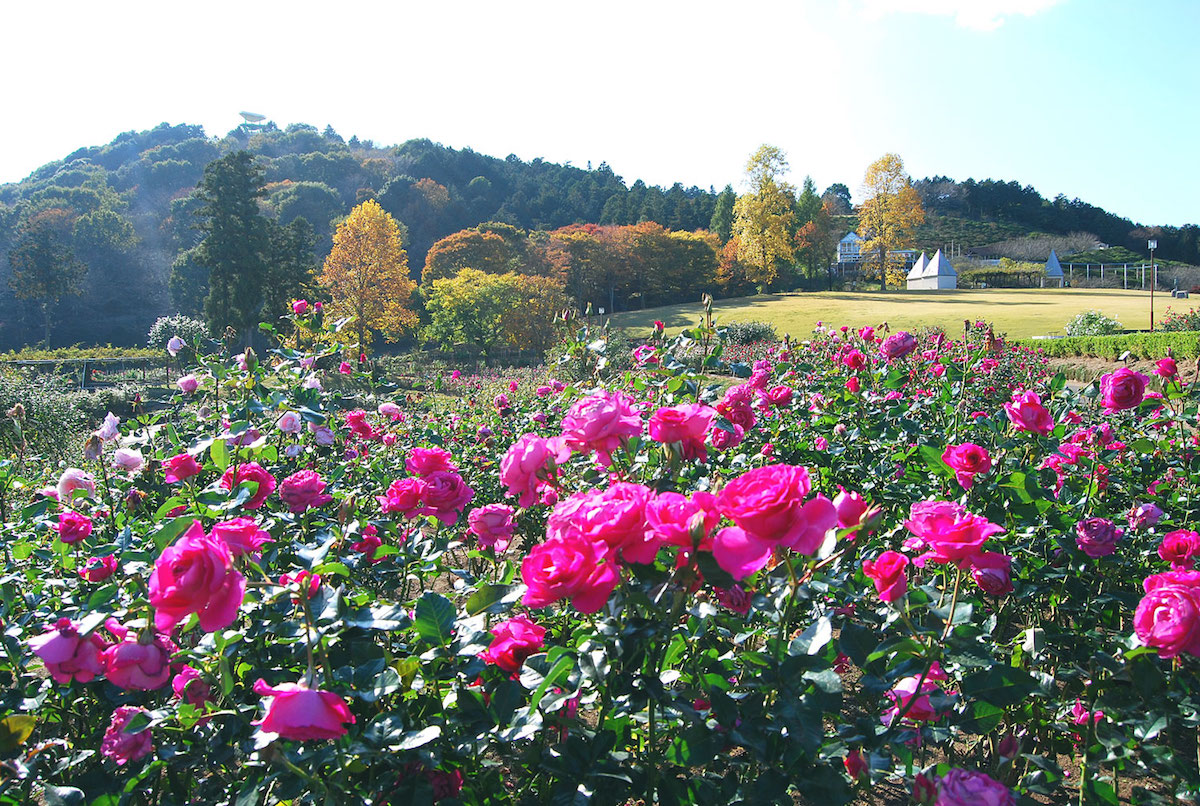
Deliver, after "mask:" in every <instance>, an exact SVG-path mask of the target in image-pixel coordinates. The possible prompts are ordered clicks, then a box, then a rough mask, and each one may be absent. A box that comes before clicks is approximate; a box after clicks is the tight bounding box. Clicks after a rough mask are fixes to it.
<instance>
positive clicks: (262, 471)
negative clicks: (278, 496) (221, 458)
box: [221, 462, 275, 509]
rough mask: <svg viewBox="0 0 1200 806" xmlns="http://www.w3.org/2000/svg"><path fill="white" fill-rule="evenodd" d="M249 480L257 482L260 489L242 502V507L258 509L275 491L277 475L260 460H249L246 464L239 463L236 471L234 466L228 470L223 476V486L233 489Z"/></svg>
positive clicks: (223, 487) (226, 488)
mask: <svg viewBox="0 0 1200 806" xmlns="http://www.w3.org/2000/svg"><path fill="white" fill-rule="evenodd" d="M235 476H236V478H235ZM247 481H252V482H254V483H256V484H257V485H258V490H256V491H255V493H254V495H253V496H251V497H250V500H249V501H247V502H246V503H244V504H242V509H258V508H259V507H261V506H262V505H263V502H264V501H266V500H267V496H269V495H270V494H271V493H273V492H275V477H274V476H272V475H271V474H270V473H268V472H267V470H266V468H264V467H263V466H262V465H260V464H259V463H258V462H247V463H246V464H244V465H238V466H237V470H236V471H235V470H234V468H232V467H231V468H229V469H228V470H226V471H225V475H223V476H221V487H222V489H225V490H230V491H232V490H233V489H234V488H235V487H237V486H238V485H239V484H241V483H243V482H247Z"/></svg>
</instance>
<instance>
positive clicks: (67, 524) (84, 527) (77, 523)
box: [52, 510, 92, 545]
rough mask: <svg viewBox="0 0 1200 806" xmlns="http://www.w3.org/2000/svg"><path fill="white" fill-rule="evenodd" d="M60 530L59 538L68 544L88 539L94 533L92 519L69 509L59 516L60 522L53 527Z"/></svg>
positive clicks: (57, 530)
mask: <svg viewBox="0 0 1200 806" xmlns="http://www.w3.org/2000/svg"><path fill="white" fill-rule="evenodd" d="M52 528H53V529H54V531H56V532H58V539H59V540H61V541H62V542H64V543H66V544H67V545H71V544H73V543H79V542H81V541H83V540H86V539H87V538H88V536H89V535H91V533H92V519H91V518H89V517H88V516H87V515H83V514H81V513H79V512H75V511H74V510H67V511H66V512H64V513H62V514H61V515H59V516H58V523H56V524H54V526H53V527H52Z"/></svg>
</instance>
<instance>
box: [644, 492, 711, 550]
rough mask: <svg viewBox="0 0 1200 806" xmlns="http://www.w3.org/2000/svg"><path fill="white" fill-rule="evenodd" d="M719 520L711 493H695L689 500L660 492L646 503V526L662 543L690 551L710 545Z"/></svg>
mask: <svg viewBox="0 0 1200 806" xmlns="http://www.w3.org/2000/svg"><path fill="white" fill-rule="evenodd" d="M720 520H721V513H719V512H717V499H716V496H714V495H713V494H712V493H706V492H694V493H692V495H691V498H686V497H684V496H682V495H680V494H679V493H659V494H658V495H656V496H654V498H652V499H650V502H649V503H648V504H646V524H647V525H648V526H649V527H650V530H651V531H652V532H653V533H654V536H655V537H656V538H657V539H658V540H659V541H660V542H663V543H669V544H671V545H673V546H679V547H680V548H684V549H691V548H692V547H693V544H696V545H698V546H699V548H701V549H708V548H710V547H711V545H712V539H711V537H710V535H711V533H712V530H713V529H715V528H716V526H717V524H718V523H719V522H720Z"/></svg>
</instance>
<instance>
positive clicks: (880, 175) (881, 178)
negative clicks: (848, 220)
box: [858, 154, 925, 291]
mask: <svg viewBox="0 0 1200 806" xmlns="http://www.w3.org/2000/svg"><path fill="white" fill-rule="evenodd" d="M862 192H863V197H864V201H863V203H862V206H861V207H860V208H859V210H858V229H859V235H860V236H861V237H862V238H863V240H864V241H865V243H863V244H862V246H861V247H860V249H861V250H862V251H863V253H865V254H868V255H872V259H871V264H870V265H871V269H872V272H874V271H878V272H879V284H880V285H879V287H880V288H881V289H883V290H884V291H886V290H887V277H888V269H889V268H893V269H894V268H895V267H892V266H889V264H888V260H889V257H888V256H889V255H890V254H891V253H892V252H894V251H896V250H897V249H900V248H902V247H903V246H904V245H905V244H906V243H908V242H909V240H910V239H911V238H912V236H913V232H914V231H915V230H916V228H917V227H918V226H920V224H921V223H922V222H923V221H924V220H925V208H924V207H922V206H921V198H920V197H919V196H918V195H917V191H916V188H914V187H913V186H912V182H911V181H910V180H909V178H908V174H906V173H905V172H904V162H903V160H901V159H900V156H899V155H898V154H884V155H883V156H882V157H880V158H879V159H877V160H875V161H874V162H872V163H871V164H870V166H868V167H867V175H866V177H865V178H864V179H863V186H862Z"/></svg>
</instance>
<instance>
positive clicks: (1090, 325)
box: [1064, 311, 1123, 336]
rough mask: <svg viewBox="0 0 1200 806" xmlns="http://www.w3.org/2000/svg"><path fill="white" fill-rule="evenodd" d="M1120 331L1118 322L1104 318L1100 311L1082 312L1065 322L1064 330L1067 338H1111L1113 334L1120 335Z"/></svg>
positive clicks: (1110, 318)
mask: <svg viewBox="0 0 1200 806" xmlns="http://www.w3.org/2000/svg"><path fill="white" fill-rule="evenodd" d="M1122 329H1123V328H1122V326H1121V323H1120V322H1119V321H1117V320H1116V319H1113V318H1112V317H1109V316H1105V315H1104V314H1102V313H1100V311H1084V312H1083V313H1080V314H1076V316H1075V318H1074V319H1072V320H1071V321H1070V322H1067V326H1066V327H1065V328H1064V330H1066V331H1067V335H1068V336H1111V335H1112V334H1114V333H1120V332H1121V330H1122Z"/></svg>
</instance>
